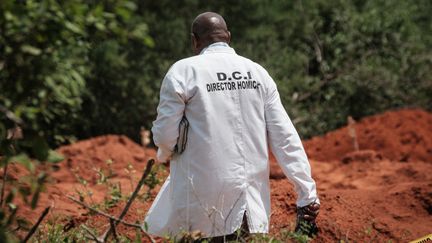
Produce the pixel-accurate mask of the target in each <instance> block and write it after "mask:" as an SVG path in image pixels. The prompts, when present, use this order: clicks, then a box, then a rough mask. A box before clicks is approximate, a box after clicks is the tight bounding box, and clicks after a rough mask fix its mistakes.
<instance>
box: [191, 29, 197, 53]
mask: <svg viewBox="0 0 432 243" xmlns="http://www.w3.org/2000/svg"><path fill="white" fill-rule="evenodd" d="M191 45H192V51H193V53H195V54H198V53H197V52H198V40H197V38H196V36H195V34H194V33H191Z"/></svg>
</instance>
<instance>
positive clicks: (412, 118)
mask: <svg viewBox="0 0 432 243" xmlns="http://www.w3.org/2000/svg"><path fill="white" fill-rule="evenodd" d="M353 129H355V134H356V137H357V141H358V145H359V148H360V150H375V151H379V152H380V153H381V154H382V155H383V156H384V157H386V158H388V159H391V160H395V161H410V160H421V161H428V162H432V114H431V113H428V112H426V111H423V110H408V109H404V110H399V111H389V112H386V113H384V114H381V115H376V116H371V117H366V118H364V119H362V120H360V121H359V122H357V123H356V124H355V125H353ZM349 130H350V129H349V127H348V126H347V127H343V128H341V129H338V130H336V131H332V132H329V133H327V134H325V135H324V136H320V137H314V138H312V139H311V140H309V141H306V142H305V143H304V145H305V148H306V150H307V152H308V156H309V157H310V158H311V159H315V160H322V161H328V160H339V159H342V158H343V156H345V154H347V153H348V152H351V151H354V145H353V138H352V136H350V131H349Z"/></svg>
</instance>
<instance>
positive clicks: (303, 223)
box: [295, 202, 320, 237]
mask: <svg viewBox="0 0 432 243" xmlns="http://www.w3.org/2000/svg"><path fill="white" fill-rule="evenodd" d="M319 208H320V205H319V204H318V203H315V202H313V203H311V204H309V205H306V206H304V207H297V224H296V228H295V232H296V233H299V234H302V235H307V236H309V237H312V236H313V235H317V234H318V226H317V224H316V222H315V219H316V217H317V216H318V213H319Z"/></svg>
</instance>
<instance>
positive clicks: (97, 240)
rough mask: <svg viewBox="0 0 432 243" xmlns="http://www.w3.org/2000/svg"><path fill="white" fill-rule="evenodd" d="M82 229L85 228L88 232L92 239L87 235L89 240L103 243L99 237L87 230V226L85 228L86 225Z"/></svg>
mask: <svg viewBox="0 0 432 243" xmlns="http://www.w3.org/2000/svg"><path fill="white" fill-rule="evenodd" d="M81 228H83V229H84V230H85V231H86V232H87V234H88V235H90V237H88V236H87V235H86V236H85V237H86V238H87V239H89V240H94V241H95V242H97V243H102V241H100V240H99V239H98V237H97V236H96V235H95V234H94V233H93V232H92V231H91V230H90V229H89V228H87V226H85V225H84V224H82V225H81Z"/></svg>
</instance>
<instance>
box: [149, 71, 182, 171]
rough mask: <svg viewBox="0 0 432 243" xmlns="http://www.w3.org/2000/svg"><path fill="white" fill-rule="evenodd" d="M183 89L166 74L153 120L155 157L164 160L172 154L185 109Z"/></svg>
mask: <svg viewBox="0 0 432 243" xmlns="http://www.w3.org/2000/svg"><path fill="white" fill-rule="evenodd" d="M184 93H185V92H184V89H183V87H182V86H181V85H180V83H179V82H178V81H177V80H176V79H174V78H173V77H172V76H170V75H169V74H167V75H166V76H165V78H164V80H163V81H162V86H161V90H160V100H159V105H158V108H157V118H156V120H155V121H154V122H153V127H152V129H151V130H152V133H153V140H154V143H155V144H156V146H158V151H157V159H158V161H159V162H166V161H167V160H168V159H169V158H170V157H171V155H172V153H173V150H174V147H175V145H176V143H177V138H178V136H179V124H180V120H181V119H182V117H183V113H184V109H185V98H184Z"/></svg>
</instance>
